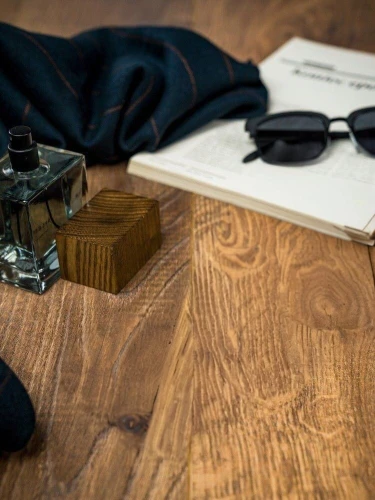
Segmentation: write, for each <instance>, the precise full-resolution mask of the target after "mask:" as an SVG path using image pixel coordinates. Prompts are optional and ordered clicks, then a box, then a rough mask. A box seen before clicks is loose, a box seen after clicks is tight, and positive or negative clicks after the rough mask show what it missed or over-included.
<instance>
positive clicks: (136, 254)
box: [56, 189, 161, 293]
mask: <svg viewBox="0 0 375 500" xmlns="http://www.w3.org/2000/svg"><path fill="white" fill-rule="evenodd" d="M56 242H57V251H58V256H59V262H60V271H61V277H62V278H63V279H66V280H68V281H73V282H74V283H80V284H81V285H86V286H89V287H92V288H97V289H99V290H104V291H106V292H110V293H118V292H119V291H120V290H121V289H122V288H124V286H125V285H126V284H127V283H128V282H129V281H130V280H131V279H132V278H133V276H134V275H135V274H136V273H137V272H138V271H139V270H140V269H141V267H142V266H143V265H144V264H145V263H146V262H147V260H148V259H149V258H150V257H151V256H152V255H153V254H154V253H155V252H156V251H157V250H158V248H160V245H161V232H160V215H159V203H158V202H157V201H156V200H151V199H148V198H143V197H140V196H135V195H133V194H128V193H124V192H121V191H113V190H110V189H104V190H102V191H100V193H98V194H97V195H96V196H94V198H92V200H90V201H89V203H87V205H85V206H84V207H83V208H82V209H81V210H80V211H79V212H77V213H76V214H75V215H74V216H73V217H72V218H71V219H70V220H69V222H67V223H66V224H65V225H64V226H62V227H61V228H60V229H59V230H58V231H57V234H56Z"/></svg>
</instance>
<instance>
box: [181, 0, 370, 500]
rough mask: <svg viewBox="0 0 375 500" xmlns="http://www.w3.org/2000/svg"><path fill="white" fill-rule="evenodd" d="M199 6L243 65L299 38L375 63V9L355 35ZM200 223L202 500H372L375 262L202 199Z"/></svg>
mask: <svg viewBox="0 0 375 500" xmlns="http://www.w3.org/2000/svg"><path fill="white" fill-rule="evenodd" d="M323 4H324V5H323ZM200 5H201V2H200V1H199V0H196V1H195V10H194V13H195V15H194V18H193V27H194V28H195V29H197V30H198V31H201V32H204V33H206V34H208V35H209V37H210V38H211V39H213V40H214V41H216V42H217V43H218V44H219V45H220V46H221V47H223V48H224V49H226V50H228V51H229V52H231V53H232V54H233V55H235V56H237V57H239V58H240V59H248V58H249V57H251V58H252V59H253V60H255V61H259V60H260V59H262V58H263V57H264V56H266V55H267V54H269V53H270V52H272V51H273V50H274V49H275V48H276V47H277V46H279V45H280V44H281V43H283V42H284V41H286V40H287V39H288V38H289V37H290V36H293V35H300V36H307V37H309V38H312V39H317V40H321V41H325V42H328V43H336V44H338V45H344V46H352V47H353V48H358V49H363V50H371V51H374V50H375V45H374V39H373V37H372V36H371V37H370V36H369V29H370V28H369V27H370V25H371V23H373V21H374V17H375V15H374V11H373V8H372V5H370V3H369V2H359V3H358V4H356V6H358V9H356V22H355V23H353V22H352V19H353V18H352V15H353V3H352V2H351V1H346V2H345V1H344V2H341V3H340V10H339V11H337V8H336V3H335V2H333V1H331V0H327V1H325V2H321V1H319V2H318V1H312V2H311V1H310V2H286V3H283V4H281V3H280V2H278V1H276V0H275V1H273V0H270V1H268V2H266V3H265V2H260V1H255V2H250V3H249V2H238V3H236V5H234V4H233V3H232V2H230V0H228V1H227V0H224V1H222V2H217V3H215V5H213V6H211V8H210V10H209V11H208V10H207V9H202V8H199V6H200ZM370 19H371V23H370V24H369V20H370ZM362 33H364V36H362ZM193 223H194V225H193V235H194V241H193V257H192V258H193V268H192V269H193V277H192V279H193V302H192V314H193V316H192V328H193V332H194V341H195V344H194V359H195V365H194V388H195V389H194V397H193V423H192V433H193V435H192V445H191V466H190V471H191V483H192V484H191V494H192V497H193V498H197V499H198V498H205V499H208V498H212V499H216V498H307V497H308V498H310V497H311V498H323V497H324V498H326V497H329V498H331V497H335V498H336V497H337V498H372V496H373V494H374V491H375V482H374V479H373V475H372V473H371V471H372V469H373V467H374V466H375V459H374V457H375V453H374V451H375V440H374V438H373V436H374V423H373V416H374V410H375V405H374V403H373V400H374V387H375V384H374V382H375V372H374V368H373V366H374V354H375V353H374V340H375V338H374V319H375V318H374V314H375V313H374V298H375V297H374V279H373V274H372V271H371V266H370V260H369V253H368V249H367V248H366V247H362V246H359V245H357V244H354V243H347V242H343V241H339V240H336V239H334V238H329V237H326V236H324V235H320V234H318V233H313V232H311V231H308V230H305V229H301V228H297V227H293V226H291V225H289V224H286V223H282V222H277V221H275V220H273V219H271V218H267V217H264V216H261V215H257V214H255V213H251V212H246V211H244V210H241V209H238V208H235V207H233V206H230V205H226V204H223V203H219V202H215V201H211V200H207V199H204V198H201V197H197V198H195V205H194V209H193ZM371 255H372V259H373V267H374V261H375V259H374V257H373V255H374V254H373V252H372V253H371Z"/></svg>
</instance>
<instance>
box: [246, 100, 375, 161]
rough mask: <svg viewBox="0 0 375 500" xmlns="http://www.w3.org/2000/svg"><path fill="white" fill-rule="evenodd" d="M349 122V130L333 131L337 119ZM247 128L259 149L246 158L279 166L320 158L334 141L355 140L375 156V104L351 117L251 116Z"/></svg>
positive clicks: (308, 114) (305, 114) (311, 114)
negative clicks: (331, 128)
mask: <svg viewBox="0 0 375 500" xmlns="http://www.w3.org/2000/svg"><path fill="white" fill-rule="evenodd" d="M339 121H343V122H346V123H347V125H348V127H349V131H348V132H330V131H329V127H330V125H331V123H333V122H339ZM246 131H247V132H249V133H250V137H251V138H252V139H254V142H255V145H256V147H257V149H256V151H254V152H253V153H250V154H249V155H248V156H246V157H245V158H244V159H243V162H244V163H248V162H250V161H252V160H255V159H256V158H261V159H262V160H263V161H265V162H267V163H272V164H275V165H284V164H301V163H305V162H310V161H312V160H315V159H316V158H318V157H319V156H320V155H321V154H322V153H323V152H324V150H325V149H326V148H327V146H328V145H329V143H330V141H331V140H336V139H349V138H350V139H351V140H352V141H353V143H354V144H355V146H356V148H357V150H359V151H362V152H364V153H366V154H368V155H370V156H375V107H371V108H364V109H359V110H358V111H354V112H353V113H351V114H350V115H349V116H348V118H332V119H330V118H328V117H327V116H325V115H323V114H321V113H314V112H309V111H291V112H288V113H277V114H273V115H268V116H265V117H261V118H259V117H258V118H255V119H254V118H253V119H249V120H247V122H246Z"/></svg>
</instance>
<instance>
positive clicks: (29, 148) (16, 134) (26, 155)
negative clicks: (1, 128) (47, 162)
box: [8, 125, 39, 172]
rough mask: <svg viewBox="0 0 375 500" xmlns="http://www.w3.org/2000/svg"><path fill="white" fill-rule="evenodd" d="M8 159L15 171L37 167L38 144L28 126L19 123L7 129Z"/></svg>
mask: <svg viewBox="0 0 375 500" xmlns="http://www.w3.org/2000/svg"><path fill="white" fill-rule="evenodd" d="M8 153H9V159H10V162H11V164H12V168H13V170H15V171H16V172H30V171H31V170H35V169H36V168H38V167H39V154H38V146H37V143H36V142H35V141H33V138H32V135H31V129H30V127H26V126H25V125H19V126H17V127H13V128H11V129H10V130H9V145H8Z"/></svg>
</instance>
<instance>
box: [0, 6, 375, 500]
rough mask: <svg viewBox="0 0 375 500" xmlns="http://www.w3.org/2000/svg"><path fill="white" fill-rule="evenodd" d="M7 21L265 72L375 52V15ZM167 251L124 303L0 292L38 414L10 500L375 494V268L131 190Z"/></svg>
mask: <svg viewBox="0 0 375 500" xmlns="http://www.w3.org/2000/svg"><path fill="white" fill-rule="evenodd" d="M0 20H1V21H4V22H10V23H13V24H16V25H18V26H20V27H23V28H26V29H30V30H36V31H41V32H44V33H51V34H56V35H65V36H69V35H71V34H74V33H77V32H79V31H81V30H83V29H88V28H90V27H94V26H99V25H128V24H131V25H134V24H158V25H163V24H168V25H178V26H185V27H190V28H192V29H194V30H196V31H198V32H199V33H202V34H204V35H206V36H207V37H209V38H210V39H211V40H212V41H214V42H215V43H216V44H218V45H219V46H220V47H222V48H223V49H225V50H227V51H228V52H229V53H231V54H232V55H233V56H235V57H237V58H238V59H241V60H248V59H252V60H254V61H255V62H259V61H260V60H261V59H262V58H264V57H265V56H266V55H268V54H269V53H271V52H272V51H273V50H275V49H276V48H277V47H278V46H279V45H280V44H282V43H283V42H284V41H286V40H287V39H289V38H290V37H291V36H293V35H298V36H306V37H309V38H311V39H314V40H320V41H322V42H327V43H333V44H337V45H340V46H347V47H352V48H355V49H360V50H368V51H372V52H375V37H374V28H373V26H374V24H375V7H374V3H373V1H372V0H358V1H354V0H343V1H341V2H340V4H338V3H337V1H336V0H300V1H297V0H288V1H285V2H281V1H279V0H252V1H251V2H249V1H245V0H238V1H236V2H234V1H233V0H217V1H212V2H211V1H207V0H190V1H185V0H176V1H174V2H169V1H166V0H154V1H152V2H151V1H148V0H140V1H139V2H132V1H130V0H123V1H121V2H120V1H117V0H81V1H80V2H73V1H72V0H67V1H65V2H63V1H61V0H50V1H49V2H48V3H46V2H45V1H44V0H34V1H33V2H32V6H31V5H30V2H27V1H26V0H19V1H18V2H10V0H4V1H3V2H2V6H1V13H0ZM89 181H90V195H91V196H92V195H94V194H95V193H96V192H98V191H99V190H100V189H101V188H102V187H110V188H115V189H124V190H127V191H129V192H133V193H136V194H140V195H146V196H151V197H155V198H157V199H159V201H160V206H161V215H162V230H163V238H164V241H163V245H162V248H161V250H160V251H159V252H158V253H157V254H156V255H155V256H154V257H153V258H152V259H151V261H150V262H149V263H148V264H147V265H146V266H145V268H144V269H142V271H141V272H140V273H139V274H138V275H137V276H136V277H135V278H134V279H133V281H132V282H131V283H130V284H129V285H128V286H127V287H126V288H125V290H124V291H123V292H122V293H121V294H120V295H119V296H116V297H113V296H109V295H107V294H105V293H102V292H99V291H96V290H92V289H88V288H84V287H80V286H77V285H73V284H70V283H67V282H63V281H59V282H58V283H57V284H56V285H55V286H54V287H53V288H52V290H51V291H50V292H49V293H47V294H46V295H45V296H41V297H39V296H38V297H36V296H34V295H31V294H27V293H24V292H21V291H19V290H16V289H13V288H11V287H7V286H4V285H3V286H1V287H0V310H1V313H0V314H1V316H0V317H1V324H0V355H1V356H2V357H3V358H4V359H5V361H7V362H8V363H9V364H10V365H11V366H12V367H13V369H14V370H15V371H16V372H17V373H18V374H19V376H20V377H21V379H22V380H23V381H24V383H25V385H26V387H27V389H28V390H29V392H30V394H31V396H32V399H33V401H34V404H35V408H36V412H37V418H38V428H37V432H36V434H35V436H34V437H33V439H32V441H31V443H30V445H29V446H28V448H27V449H26V450H25V451H23V452H21V453H18V454H14V455H12V456H9V455H4V456H2V457H0V498H1V499H8V498H9V499H16V500H18V499H20V498H22V499H29V498H30V499H31V498H33V499H36V498H57V497H62V498H71V499H73V498H74V499H76V498H84V499H95V500H96V499H101V498H103V499H107V498H108V499H111V500H112V499H120V498H131V499H136V500H138V499H146V498H150V499H157V500H159V499H164V498H166V499H167V498H168V499H178V500H179V499H184V498H192V499H219V498H222V499H224V498H225V499H232V498H246V499H247V498H256V499H266V498H293V499H294V498H345V499H362V498H363V499H367V498H368V499H370V498H373V497H374V496H375V480H374V474H373V471H374V469H375V438H374V435H375V424H374V415H375V403H374V401H375V363H374V360H375V336H374V321H375V311H374V299H375V286H374V283H375V279H374V276H375V272H374V271H375V252H374V250H373V249H368V248H366V247H364V246H361V245H358V244H355V243H350V242H344V241H341V240H337V239H335V238H330V237H327V236H324V235H321V234H318V233H314V232H312V231H309V230H307V229H302V228H298V227H296V226H292V225H290V224H287V223H285V222H280V221H276V220H274V219H271V218H268V217H265V216H262V215H258V214H255V213H253V212H250V211H245V210H242V209H239V208H235V207H233V206H231V205H228V204H224V203H220V202H217V201H213V200H209V199H207V198H204V197H201V196H195V195H190V194H188V193H184V192H181V191H178V190H174V189H171V188H167V187H166V186H163V185H159V184H156V183H151V182H147V181H142V180H139V179H136V178H135V177H132V176H129V175H128V174H126V172H125V165H124V164H120V165H117V166H106V167H100V166H99V167H95V168H92V169H90V172H89Z"/></svg>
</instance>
